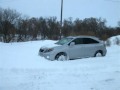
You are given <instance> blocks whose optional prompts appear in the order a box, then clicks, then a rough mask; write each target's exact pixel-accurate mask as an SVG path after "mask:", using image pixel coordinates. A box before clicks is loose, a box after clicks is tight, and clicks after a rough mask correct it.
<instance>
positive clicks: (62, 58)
mask: <svg viewBox="0 0 120 90" xmlns="http://www.w3.org/2000/svg"><path fill="white" fill-rule="evenodd" d="M55 59H56V60H58V61H65V60H68V57H67V55H66V54H65V53H59V54H57V55H56V57H55Z"/></svg>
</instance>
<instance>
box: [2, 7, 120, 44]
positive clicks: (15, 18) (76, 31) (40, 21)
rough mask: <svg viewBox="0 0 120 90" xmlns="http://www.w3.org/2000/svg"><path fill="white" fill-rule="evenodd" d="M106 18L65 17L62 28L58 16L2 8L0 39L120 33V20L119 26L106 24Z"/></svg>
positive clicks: (33, 38)
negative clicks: (30, 14)
mask: <svg viewBox="0 0 120 90" xmlns="http://www.w3.org/2000/svg"><path fill="white" fill-rule="evenodd" d="M106 22H107V21H106V20H105V19H102V18H93V17H91V18H85V19H83V20H80V19H79V18H77V19H75V20H72V18H68V19H65V20H64V21H63V25H62V28H61V24H60V21H58V20H57V18H56V17H48V18H43V17H39V18H35V17H32V18H29V17H26V16H23V15H21V14H20V13H19V12H17V11H16V10H12V9H3V8H0V41H1V42H6V43H9V42H21V41H29V40H41V39H53V40H57V39H59V38H60V29H62V37H66V36H78V35H90V36H97V37H99V38H100V39H102V40H106V39H107V38H109V37H111V36H114V35H119V34H120V22H118V27H114V28H113V27H108V26H106Z"/></svg>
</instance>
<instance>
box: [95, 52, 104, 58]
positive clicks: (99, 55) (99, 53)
mask: <svg viewBox="0 0 120 90" xmlns="http://www.w3.org/2000/svg"><path fill="white" fill-rule="evenodd" d="M102 56H103V55H102V51H97V52H96V53H95V55H94V57H102Z"/></svg>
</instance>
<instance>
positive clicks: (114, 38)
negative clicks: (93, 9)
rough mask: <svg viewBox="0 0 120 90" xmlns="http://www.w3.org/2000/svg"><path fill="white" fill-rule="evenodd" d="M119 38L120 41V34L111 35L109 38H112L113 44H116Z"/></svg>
mask: <svg viewBox="0 0 120 90" xmlns="http://www.w3.org/2000/svg"><path fill="white" fill-rule="evenodd" d="M117 39H118V40H119V42H120V35H117V36H113V37H110V38H109V39H108V40H110V42H111V45H116V42H117Z"/></svg>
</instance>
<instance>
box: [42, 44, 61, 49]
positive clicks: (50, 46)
mask: <svg viewBox="0 0 120 90" xmlns="http://www.w3.org/2000/svg"><path fill="white" fill-rule="evenodd" d="M59 46H61V45H58V44H55V43H53V44H46V45H44V46H42V47H41V49H49V48H55V47H59Z"/></svg>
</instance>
